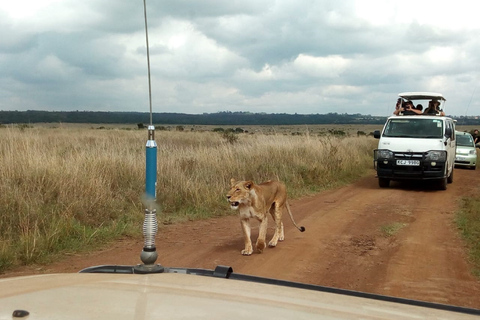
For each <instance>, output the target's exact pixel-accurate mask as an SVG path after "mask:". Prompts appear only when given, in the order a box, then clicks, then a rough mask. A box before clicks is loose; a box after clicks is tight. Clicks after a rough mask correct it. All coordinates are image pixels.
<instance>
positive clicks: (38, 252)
mask: <svg viewBox="0 0 480 320" xmlns="http://www.w3.org/2000/svg"><path fill="white" fill-rule="evenodd" d="M146 139H147V134H146V132H145V131H138V130H130V131H128V130H118V129H113V130H92V129H87V128H47V127H43V128H41V127H38V128H37V127H35V128H26V129H25V128H17V127H8V128H2V129H0V145H1V146H2V147H1V149H0V215H1V216H0V234H1V235H2V237H1V239H0V271H2V270H5V269H7V268H8V267H10V266H14V265H18V264H28V263H34V262H42V261H45V259H48V257H50V256H51V255H52V254H55V253H58V252H65V251H69V252H72V251H78V250H81V249H83V248H91V247H92V246H95V244H96V243H102V244H103V243H105V242H106V241H109V240H111V239H114V238H115V237H119V236H123V235H128V234H139V233H140V232H141V225H142V223H143V206H142V203H141V198H142V194H143V192H144V189H145V185H144V183H145V143H146ZM156 142H157V144H158V187H157V203H158V204H159V207H160V211H159V220H160V221H161V222H162V223H173V222H175V221H178V220H184V219H199V218H205V217H210V216H218V215H225V214H230V210H229V209H228V208H227V206H226V202H225V193H226V191H227V189H228V187H229V185H228V184H229V181H230V178H232V177H234V178H236V179H238V180H240V179H253V180H254V181H257V182H261V181H264V180H268V179H276V178H277V177H278V178H280V179H281V180H283V181H284V182H285V183H286V184H287V187H288V190H289V193H290V196H291V197H299V196H302V195H305V194H308V193H311V192H317V191H319V190H322V189H325V188H330V187H332V186H336V185H339V184H343V183H346V182H349V181H352V180H354V179H356V178H358V177H359V176H361V175H363V174H365V172H366V170H367V168H371V167H372V150H373V149H374V147H375V144H376V141H375V140H374V139H372V138H367V137H358V138H357V137H349V138H335V137H330V136H326V137H325V136H322V137H319V136H312V135H309V133H308V132H307V131H306V132H305V134H303V135H294V136H293V135H285V134H276V135H275V134H274V135H265V134H258V133H257V134H241V135H239V136H238V139H237V140H236V141H235V143H228V141H227V140H226V139H225V138H223V137H222V135H220V134H218V133H213V132H191V131H188V132H187V131H186V132H170V131H157V132H156Z"/></svg>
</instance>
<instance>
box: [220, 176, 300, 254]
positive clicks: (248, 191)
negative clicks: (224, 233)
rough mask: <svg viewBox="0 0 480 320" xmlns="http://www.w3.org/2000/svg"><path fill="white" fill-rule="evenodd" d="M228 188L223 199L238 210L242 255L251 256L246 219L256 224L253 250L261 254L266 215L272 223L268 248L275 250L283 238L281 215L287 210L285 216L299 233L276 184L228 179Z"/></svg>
mask: <svg viewBox="0 0 480 320" xmlns="http://www.w3.org/2000/svg"><path fill="white" fill-rule="evenodd" d="M230 182H231V188H230V191H229V192H228V193H227V199H228V202H229V203H230V207H231V208H232V209H235V210H237V209H238V210H239V215H240V222H241V225H242V230H243V235H244V240H245V249H243V250H242V254H243V255H251V254H252V253H253V247H252V241H251V238H250V235H251V228H250V218H255V219H257V220H258V221H259V222H260V228H259V234H258V239H257V242H256V248H257V250H258V251H259V252H260V253H261V252H262V251H263V249H265V241H266V240H265V238H266V235H267V226H268V212H270V214H271V215H272V217H273V220H274V221H275V233H274V235H273V237H272V239H271V240H270V242H269V243H268V246H269V247H275V246H276V245H277V242H278V241H283V240H284V239H285V235H284V232H283V223H282V212H283V208H284V207H287V210H288V213H289V214H290V218H291V219H292V222H293V223H294V225H295V226H296V227H297V228H298V229H299V230H300V231H302V232H303V231H304V230H305V228H304V227H301V228H299V227H298V226H297V225H296V224H295V221H294V220H293V215H292V212H291V211H290V206H289V205H288V202H287V190H286V187H285V185H284V184H283V183H281V182H280V181H267V182H263V183H260V184H255V183H254V182H253V181H235V179H233V178H232V179H231V181H230Z"/></svg>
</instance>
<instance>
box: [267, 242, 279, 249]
mask: <svg viewBox="0 0 480 320" xmlns="http://www.w3.org/2000/svg"><path fill="white" fill-rule="evenodd" d="M268 246H269V247H270V248H273V247H276V246H277V242H276V241H270V242H269V243H268Z"/></svg>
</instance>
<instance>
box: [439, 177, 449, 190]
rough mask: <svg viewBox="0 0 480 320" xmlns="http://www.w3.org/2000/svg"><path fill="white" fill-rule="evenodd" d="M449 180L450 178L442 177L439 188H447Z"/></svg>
mask: <svg viewBox="0 0 480 320" xmlns="http://www.w3.org/2000/svg"><path fill="white" fill-rule="evenodd" d="M447 180H448V178H442V179H441V180H440V183H439V184H438V189H439V190H447V183H448V182H447Z"/></svg>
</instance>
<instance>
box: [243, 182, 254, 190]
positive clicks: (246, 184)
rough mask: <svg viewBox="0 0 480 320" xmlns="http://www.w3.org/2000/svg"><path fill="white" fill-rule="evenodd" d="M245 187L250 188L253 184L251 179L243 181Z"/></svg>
mask: <svg viewBox="0 0 480 320" xmlns="http://www.w3.org/2000/svg"><path fill="white" fill-rule="evenodd" d="M244 186H245V189H251V188H252V186H253V181H245V184H244Z"/></svg>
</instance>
